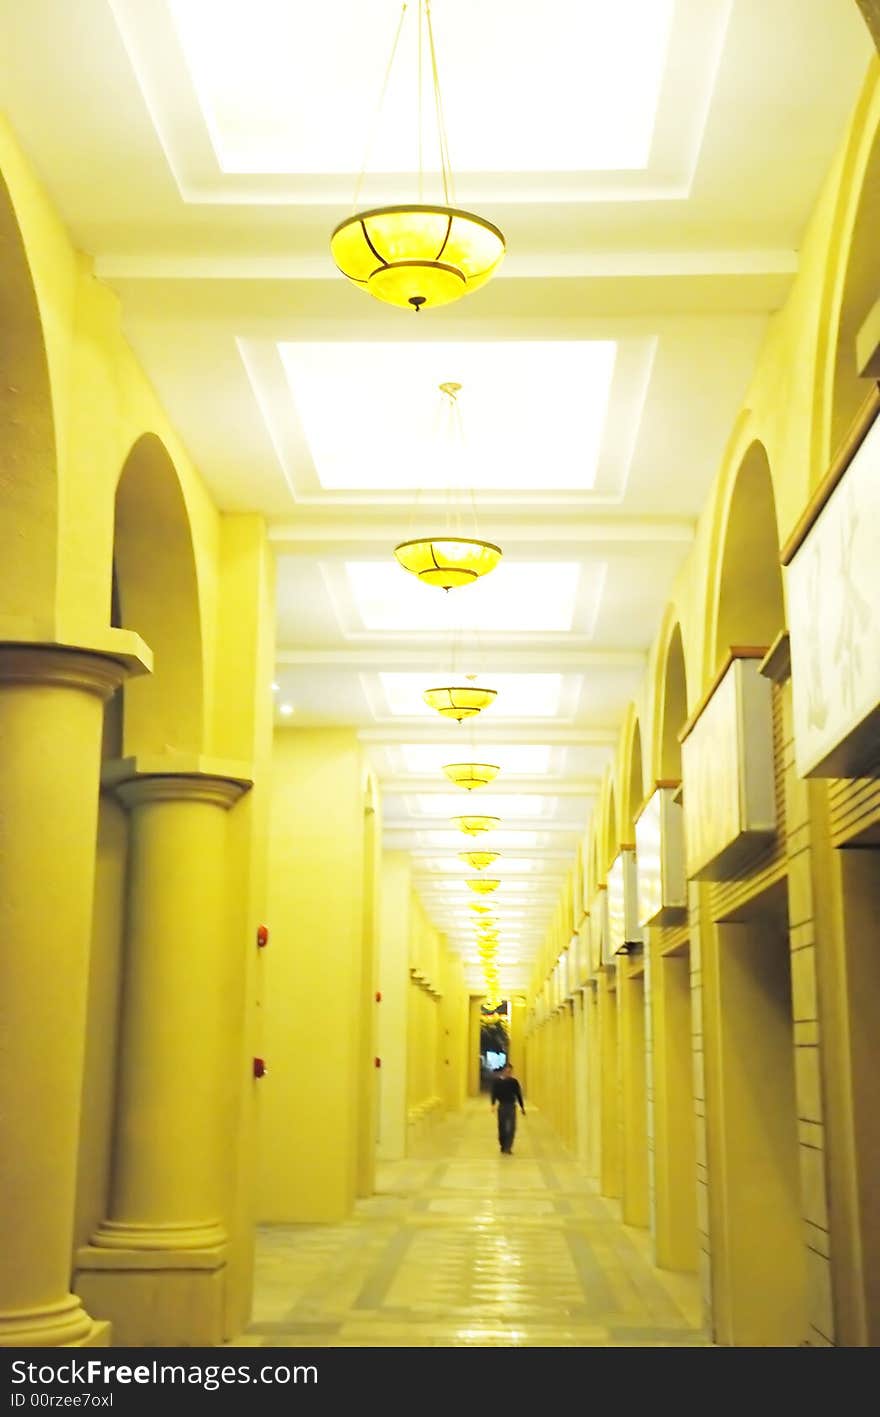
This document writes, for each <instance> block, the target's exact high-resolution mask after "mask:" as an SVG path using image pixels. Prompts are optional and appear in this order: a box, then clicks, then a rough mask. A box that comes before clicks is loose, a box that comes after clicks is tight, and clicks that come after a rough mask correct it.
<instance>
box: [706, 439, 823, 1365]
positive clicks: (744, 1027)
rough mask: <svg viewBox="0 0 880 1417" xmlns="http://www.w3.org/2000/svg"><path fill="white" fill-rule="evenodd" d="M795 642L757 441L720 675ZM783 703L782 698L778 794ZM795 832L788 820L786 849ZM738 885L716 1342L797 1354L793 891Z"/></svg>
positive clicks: (765, 466) (710, 953)
mask: <svg viewBox="0 0 880 1417" xmlns="http://www.w3.org/2000/svg"><path fill="white" fill-rule="evenodd" d="M784 628H785V606H784V597H783V589H782V575H781V570H780V566H779V552H778V531H777V521H776V508H775V500H774V495H773V484H772V479H771V474H770V466H769V462H768V459H767V454H766V451H765V449H764V447H763V445H762V444H761V443H760V442H757V441H756V442H754V443H752V444H751V446H750V447H749V448H748V450H747V452H746V454H745V457H744V458H743V461H742V463H741V464H740V467H739V470H738V472H737V475H736V481H735V483H734V486H733V491H732V495H731V499H730V503H729V505H728V509H727V520H726V525H725V528H724V534H723V539H722V552H721V561H720V574H719V580H718V598H717V602H716V619H715V635H714V651H715V653H714V662H715V664H716V665H720V664H721V662H722V661H723V659H724V656H725V653H726V651H727V650H728V649H729V648H730V647H732V646H739V647H745V646H749V647H752V648H755V649H761V648H764V647H766V646H769V645H770V644H772V643H773V641H774V640H775V639H776V637H777V635H778V634H779V633H780V631H782V630H784ZM781 694H782V691H781V690H780V689H779V688H778V687H777V686H774V687H773V713H774V718H775V720H776V723H777V725H778V727H777V731H776V732H774V742H775V745H776V749H775V751H776V755H777V756H776V765H775V773H774V777H775V779H776V781H779V777H780V775H781V772H782V764H781V759H780V757H779V752H780V747H779V745H780V742H781V737H782V734H781V719H782V698H781ZM766 729H767V731H768V732H769V731H770V727H769V725H766ZM753 731H754V730H753ZM719 750H720V751H724V745H719ZM685 792H687V783H685ZM777 800H780V795H779V794H777ZM783 800H784V799H783ZM780 810H781V812H784V806H783V807H782V808H781V809H780ZM784 831H785V825H784V817H781V818H780V826H779V833H778V835H777V842H783V841H784ZM737 879H738V881H739V882H740V883H741V884H740V886H739V903H738V905H737V907H736V909H725V910H723V911H722V912H721V913H720V915H719V916H717V917H716V915H715V910H714V899H713V898H712V897H710V899H709V907H710V919H712V920H713V926H712V935H711V942H710V943H709V942H708V941H704V946H706V945H708V948H707V949H706V952H705V953H704V954H703V958H702V966H703V967H702V976H703V1014H704V1017H705V1018H707V1019H711V1020H713V1021H714V1022H713V1024H712V1026H711V1029H710V1030H709V1031H708V1032H707V1035H706V1039H705V1051H706V1060H707V1061H706V1071H707V1074H709V1072H710V1069H711V1074H712V1078H713V1081H712V1083H711V1087H712V1089H713V1093H714V1095H715V1100H714V1103H713V1106H712V1108H711V1111H710V1109H709V1108H708V1107H707V1118H708V1121H707V1128H708V1138H709V1149H710V1157H709V1176H710V1188H711V1186H712V1185H713V1182H712V1177H713V1176H716V1177H717V1178H718V1179H717V1181H716V1182H714V1185H715V1189H714V1191H713V1190H711V1189H710V1207H709V1209H710V1217H711V1220H710V1223H711V1225H712V1230H713V1234H712V1271H713V1281H712V1282H713V1287H714V1289H715V1304H714V1311H715V1314H716V1335H717V1337H718V1338H719V1339H720V1341H722V1342H727V1343H734V1344H744V1345H757V1346H779V1347H787V1346H792V1345H797V1344H798V1343H800V1342H801V1341H802V1338H803V1334H804V1332H805V1331H806V1323H807V1295H806V1287H807V1276H806V1265H805V1252H804V1243H803V1233H802V1232H803V1227H802V1221H801V1215H802V1201H801V1193H800V1160H799V1140H798V1101H797V1082H796V1073H795V1057H796V1050H795V1041H796V1040H795V1029H794V1017H793V1010H792V981H791V959H790V946H789V936H788V917H787V908H786V887H785V881H784V879H780V880H777V881H776V882H775V883H774V884H773V885H771V886H767V885H766V878H762V877H761V873H760V864H759V863H757V864H755V865H754V866H752V865H750V866H747V867H745V868H743V869H742V871H741V873H740V875H739V876H738V878H737ZM715 1079H717V1080H718V1081H717V1083H716V1081H715ZM728 1237H735V1239H729V1238H728Z"/></svg>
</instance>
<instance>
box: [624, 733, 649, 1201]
mask: <svg viewBox="0 0 880 1417" xmlns="http://www.w3.org/2000/svg"><path fill="white" fill-rule="evenodd" d="M623 773H624V780H623V784H622V792H621V821H620V844H621V846H622V847H631V846H633V845H634V844H635V832H636V825H635V824H636V818H637V817H638V814H639V810H640V808H641V805H642V799H643V796H644V769H643V762H642V734H641V729H640V727H639V720H638V718H637V717H636V716H635V711H634V710H631V728H630V733H629V751H628V753H627V754H626V760H625V762H624V766H623ZM617 1007H618V1034H619V1050H620V1051H619V1059H618V1065H619V1074H620V1107H621V1123H622V1128H621V1130H622V1136H621V1141H622V1190H623V1197H622V1201H623V1204H622V1210H623V1219H624V1222H625V1223H626V1224H627V1225H638V1226H645V1225H647V1224H648V1221H649V1218H650V1198H649V1180H648V1088H647V1084H648V1079H647V1054H646V1031H645V963H644V953H643V952H642V951H641V950H640V951H638V952H637V953H635V954H633V955H622V956H621V957H620V958H619V961H618V969H617Z"/></svg>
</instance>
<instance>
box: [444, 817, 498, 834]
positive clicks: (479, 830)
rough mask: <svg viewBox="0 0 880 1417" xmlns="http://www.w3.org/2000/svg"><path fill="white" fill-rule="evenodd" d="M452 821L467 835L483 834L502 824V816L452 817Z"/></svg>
mask: <svg viewBox="0 0 880 1417" xmlns="http://www.w3.org/2000/svg"><path fill="white" fill-rule="evenodd" d="M451 821H452V825H453V826H455V827H458V830H459V831H460V832H465V833H466V835H467V836H482V835H483V833H484V832H491V831H494V830H495V828H496V827H500V825H501V818H500V817H452V818H451Z"/></svg>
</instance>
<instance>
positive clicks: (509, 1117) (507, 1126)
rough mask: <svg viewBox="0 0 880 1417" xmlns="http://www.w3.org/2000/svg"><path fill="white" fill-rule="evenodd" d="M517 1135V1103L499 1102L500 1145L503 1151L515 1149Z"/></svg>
mask: <svg viewBox="0 0 880 1417" xmlns="http://www.w3.org/2000/svg"><path fill="white" fill-rule="evenodd" d="M515 1136H516V1103H515V1102H499V1103H498V1145H499V1146H500V1147H501V1150H502V1151H513V1139H514V1137H515Z"/></svg>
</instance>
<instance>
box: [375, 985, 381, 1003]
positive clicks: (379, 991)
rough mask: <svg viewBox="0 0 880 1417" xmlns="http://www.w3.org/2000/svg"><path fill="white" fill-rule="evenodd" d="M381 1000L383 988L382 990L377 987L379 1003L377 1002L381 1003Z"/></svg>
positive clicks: (377, 1000)
mask: <svg viewBox="0 0 880 1417" xmlns="http://www.w3.org/2000/svg"><path fill="white" fill-rule="evenodd" d="M381 1002H382V990H381V989H377V990H376V1003H377V1004H381Z"/></svg>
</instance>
